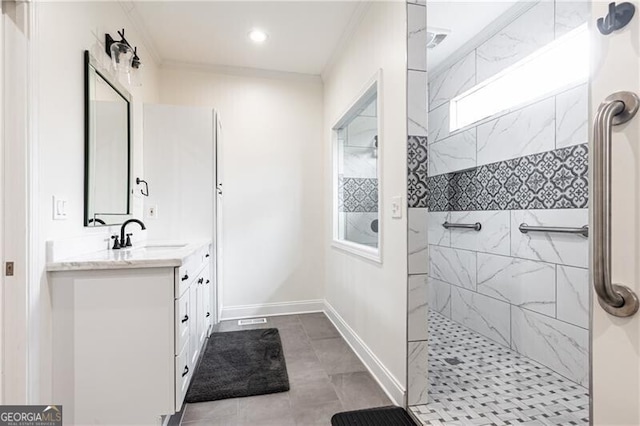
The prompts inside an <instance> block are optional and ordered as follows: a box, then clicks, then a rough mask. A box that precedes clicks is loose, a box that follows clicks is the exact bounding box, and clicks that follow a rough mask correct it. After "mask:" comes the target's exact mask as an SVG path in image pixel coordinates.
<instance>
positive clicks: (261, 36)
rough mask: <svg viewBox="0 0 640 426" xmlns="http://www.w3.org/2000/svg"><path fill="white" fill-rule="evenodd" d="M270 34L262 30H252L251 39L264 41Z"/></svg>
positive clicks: (256, 41) (255, 41) (257, 41)
mask: <svg viewBox="0 0 640 426" xmlns="http://www.w3.org/2000/svg"><path fill="white" fill-rule="evenodd" d="M267 38H269V36H268V35H267V33H265V32H264V31H262V30H251V31H250V32H249V39H250V40H251V41H252V42H254V43H258V44H260V43H264V42H265V41H266V40H267Z"/></svg>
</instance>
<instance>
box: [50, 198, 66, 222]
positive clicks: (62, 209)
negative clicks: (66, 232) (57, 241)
mask: <svg viewBox="0 0 640 426" xmlns="http://www.w3.org/2000/svg"><path fill="white" fill-rule="evenodd" d="M68 204H69V200H67V199H66V198H65V197H60V196H55V195H54V196H53V220H67V205H68Z"/></svg>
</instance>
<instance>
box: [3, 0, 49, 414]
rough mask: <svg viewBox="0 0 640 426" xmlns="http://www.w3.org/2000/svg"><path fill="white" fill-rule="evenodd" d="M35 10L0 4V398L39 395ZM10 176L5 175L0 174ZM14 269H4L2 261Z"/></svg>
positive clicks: (28, 400)
mask: <svg viewBox="0 0 640 426" xmlns="http://www.w3.org/2000/svg"><path fill="white" fill-rule="evenodd" d="M36 10H37V5H36V3H35V2H31V1H20V0H9V1H6V2H3V5H2V19H1V21H2V23H1V28H0V31H2V54H1V55H0V56H1V58H2V59H1V64H0V68H1V71H0V73H1V76H2V79H1V86H2V89H1V96H0V97H1V99H2V102H1V106H0V116H1V118H0V120H1V123H2V124H1V130H2V147H1V150H2V151H1V152H2V158H1V161H0V171H1V175H0V203H1V204H0V205H1V206H2V208H1V209H0V240H1V241H2V243H1V244H0V253H1V255H2V268H3V271H2V275H1V277H2V278H0V283H1V285H2V290H1V291H0V294H1V299H0V314H1V315H0V316H1V317H2V318H1V319H0V328H1V330H0V336H1V337H0V344H1V345H2V350H1V354H0V371H1V373H2V374H1V375H0V377H1V379H0V381H1V383H0V403H2V404H33V403H35V402H37V401H38V400H39V399H40V387H39V385H38V384H39V382H40V380H39V378H40V373H39V372H40V361H41V360H40V353H39V346H40V333H39V331H38V330H39V326H40V324H39V319H40V311H39V309H38V305H39V304H40V302H41V301H40V287H39V281H40V270H41V269H39V268H40V267H43V266H44V263H43V262H40V261H39V253H40V248H39V247H38V244H37V241H39V240H38V238H37V237H38V234H37V231H38V226H37V224H38V219H39V216H38V191H37V183H38V157H37V137H36V135H37V125H36V117H37V105H38V104H37V98H36V93H37V91H36V84H37V74H36V71H37V57H38V56H37V49H36V45H37V43H36V34H37V25H36ZM5 175H8V176H11V179H5V178H4V176H5ZM7 261H12V262H14V265H15V266H14V275H13V276H12V277H7V276H5V271H4V267H5V262H7Z"/></svg>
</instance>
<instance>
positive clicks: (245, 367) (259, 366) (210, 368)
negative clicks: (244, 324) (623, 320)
mask: <svg viewBox="0 0 640 426" xmlns="http://www.w3.org/2000/svg"><path fill="white" fill-rule="evenodd" d="M288 390H289V376H288V375H287V367H286V365H285V361H284V354H283V353H282V343H281V341H280V334H279V333H278V330H277V329H275V328H267V329H258V330H244V331H229V332H225V333H213V334H211V337H209V342H208V343H207V347H206V348H205V351H204V355H203V356H202V360H201V361H200V365H199V366H198V369H197V370H196V372H195V374H194V377H193V380H192V381H191V386H190V387H189V390H188V391H187V397H186V398H185V401H186V402H190V403H191V402H204V401H215V400H218V399H226V398H237V397H241V396H252V395H263V394H267V393H275V392H286V391H288Z"/></svg>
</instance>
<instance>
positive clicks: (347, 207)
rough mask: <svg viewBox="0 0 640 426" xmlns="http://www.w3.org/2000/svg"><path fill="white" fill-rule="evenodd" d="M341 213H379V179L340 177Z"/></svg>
mask: <svg viewBox="0 0 640 426" xmlns="http://www.w3.org/2000/svg"><path fill="white" fill-rule="evenodd" d="M338 194H339V211H341V212H347V213H376V212H377V211H378V179H375V178H353V177H340V178H339V182H338Z"/></svg>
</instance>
